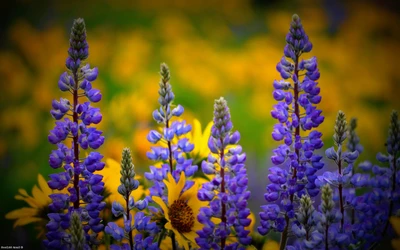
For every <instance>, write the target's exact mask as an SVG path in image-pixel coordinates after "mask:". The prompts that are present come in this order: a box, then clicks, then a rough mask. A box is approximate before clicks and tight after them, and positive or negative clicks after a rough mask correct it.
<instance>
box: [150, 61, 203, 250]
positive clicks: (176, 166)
mask: <svg viewBox="0 0 400 250" xmlns="http://www.w3.org/2000/svg"><path fill="white" fill-rule="evenodd" d="M160 75H161V80H160V83H159V86H160V88H159V91H158V94H159V98H158V102H159V104H160V107H159V108H158V109H156V110H154V112H153V118H154V120H155V121H156V122H157V123H160V124H162V128H161V130H162V131H157V130H151V131H150V132H149V134H148V135H147V140H148V141H149V142H151V143H153V144H158V145H157V146H153V147H151V151H150V152H147V158H149V159H150V160H153V161H161V162H162V165H161V168H158V167H155V166H150V172H146V173H145V177H146V179H148V180H150V181H152V182H153V186H152V187H151V188H150V195H151V196H158V197H161V198H162V199H163V201H164V202H166V203H168V202H167V201H168V197H167V196H166V195H165V192H164V190H165V189H166V186H165V184H164V182H163V181H164V180H167V173H168V172H170V173H171V174H172V176H173V177H174V179H175V181H177V182H178V180H179V177H180V174H181V172H182V171H183V172H184V173H185V176H186V177H190V176H193V175H194V173H195V172H196V171H197V170H198V166H197V165H192V162H193V160H192V159H187V158H186V157H187V156H186V155H187V153H190V152H191V151H192V150H193V149H194V145H193V144H192V143H190V142H189V140H188V139H187V138H186V137H185V135H186V134H187V133H189V132H190V131H191V130H192V126H191V125H189V124H186V121H184V120H182V121H171V120H172V118H173V117H174V116H175V117H179V116H181V115H182V113H183V111H184V109H183V107H182V106H181V105H177V106H175V105H174V104H173V100H174V98H175V95H174V93H173V92H172V86H171V84H170V82H169V81H170V71H169V68H168V66H167V65H166V64H165V63H162V64H161V71H160ZM192 185H193V181H187V182H186V186H185V190H186V189H187V188H189V187H191V186H192ZM152 209H154V208H152ZM153 212H156V211H153ZM161 227H162V226H161ZM170 236H171V239H172V242H173V244H172V247H173V249H175V248H176V245H175V236H174V233H173V232H171V234H170ZM162 237H163V235H160V240H159V243H161V239H162Z"/></svg>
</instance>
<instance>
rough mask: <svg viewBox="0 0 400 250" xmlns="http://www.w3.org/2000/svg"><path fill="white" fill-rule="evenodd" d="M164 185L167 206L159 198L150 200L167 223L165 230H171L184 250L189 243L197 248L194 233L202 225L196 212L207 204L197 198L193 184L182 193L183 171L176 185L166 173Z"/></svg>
mask: <svg viewBox="0 0 400 250" xmlns="http://www.w3.org/2000/svg"><path fill="white" fill-rule="evenodd" d="M164 183H165V185H166V187H167V189H168V205H167V204H165V203H164V201H163V200H162V199H161V198H160V197H156V196H153V197H152V199H153V201H154V202H155V203H157V204H158V205H159V206H160V207H161V209H162V210H163V212H164V216H165V218H166V219H167V221H168V222H167V223H166V224H165V229H167V230H172V232H173V233H174V234H175V237H176V240H177V241H178V244H179V245H181V246H183V247H184V248H185V249H186V250H187V249H189V243H191V245H192V246H194V247H198V246H197V244H196V241H195V238H196V237H197V233H196V231H198V230H201V229H202V228H203V225H202V224H201V223H200V222H198V220H197V212H198V211H199V210H200V208H201V207H203V206H205V205H206V204H207V203H206V202H202V201H200V200H199V199H198V198H197V191H198V186H197V184H196V183H195V184H194V185H193V186H192V187H191V188H189V189H188V190H186V191H185V192H183V193H182V189H183V187H184V186H185V183H186V177H185V173H184V172H183V171H182V172H181V176H180V178H179V181H178V183H176V182H175V180H174V178H173V177H172V175H171V174H170V173H168V181H166V180H164ZM181 193H182V194H181Z"/></svg>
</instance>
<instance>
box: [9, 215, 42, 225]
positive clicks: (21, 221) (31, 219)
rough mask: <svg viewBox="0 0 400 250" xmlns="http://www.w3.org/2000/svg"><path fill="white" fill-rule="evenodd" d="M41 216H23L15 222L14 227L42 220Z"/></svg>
mask: <svg viewBox="0 0 400 250" xmlns="http://www.w3.org/2000/svg"><path fill="white" fill-rule="evenodd" d="M41 220H42V219H41V218H37V217H23V218H19V219H18V220H16V221H15V223H14V227H17V226H24V225H27V224H29V223H32V222H36V221H41Z"/></svg>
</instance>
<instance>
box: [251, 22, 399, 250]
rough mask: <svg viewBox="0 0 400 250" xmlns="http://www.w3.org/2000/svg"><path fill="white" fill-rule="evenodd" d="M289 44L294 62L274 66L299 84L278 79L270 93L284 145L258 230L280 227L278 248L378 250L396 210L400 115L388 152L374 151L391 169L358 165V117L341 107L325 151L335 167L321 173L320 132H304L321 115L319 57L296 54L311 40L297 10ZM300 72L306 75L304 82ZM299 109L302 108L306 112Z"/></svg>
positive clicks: (392, 127) (307, 48)
mask: <svg viewBox="0 0 400 250" xmlns="http://www.w3.org/2000/svg"><path fill="white" fill-rule="evenodd" d="M286 42H287V44H286V47H285V50H284V54H285V57H288V58H290V59H292V61H293V63H292V62H289V61H288V60H287V59H286V58H285V57H283V58H282V59H281V61H280V62H279V63H278V65H277V70H278V71H279V73H280V74H281V76H282V78H284V79H285V80H286V79H289V78H291V80H292V81H293V83H294V85H293V86H292V84H291V83H289V82H287V81H285V80H281V81H274V84H273V85H274V88H275V90H274V92H273V97H274V98H275V100H277V101H279V103H278V104H277V105H275V106H274V110H273V111H272V112H271V114H272V117H273V118H275V119H277V120H278V121H279V122H280V123H278V124H277V125H275V127H274V131H273V133H272V137H273V138H274V139H275V140H277V141H281V140H283V141H284V143H285V144H284V145H281V146H279V147H278V148H277V149H275V150H274V151H273V152H274V155H273V156H272V157H271V160H272V163H273V164H274V165H277V166H274V167H271V168H270V169H269V170H270V174H269V175H268V179H269V180H270V182H271V184H268V186H267V192H266V194H265V199H266V200H267V201H268V202H270V203H272V204H268V205H264V206H262V212H261V213H260V218H261V226H260V227H259V228H258V230H259V232H260V233H261V234H267V233H268V232H269V231H270V230H274V231H278V232H282V235H281V242H280V248H281V249H285V248H287V249H313V248H314V249H324V248H325V249H347V248H352V249H360V248H361V249H368V248H371V249H373V248H374V247H376V246H377V244H378V242H379V241H380V240H382V239H383V237H384V236H385V234H386V233H387V232H389V217H390V216H392V215H393V214H394V212H395V211H396V210H397V209H398V208H399V199H398V197H399V194H400V193H399V190H398V187H397V183H398V178H396V177H397V175H398V173H397V172H396V171H397V168H396V165H398V161H399V160H398V158H397V157H398V154H399V144H400V142H399V141H400V135H399V127H400V126H399V122H398V117H397V113H395V112H394V113H393V114H392V120H391V125H390V129H389V138H388V142H387V143H386V145H387V149H388V155H387V156H386V155H383V154H378V155H377V159H378V161H380V162H382V163H389V168H387V167H379V166H373V164H371V163H370V162H363V163H360V164H359V165H358V167H357V168H356V167H355V166H354V164H355V162H356V161H357V159H358V157H359V154H361V153H362V151H363V147H362V145H361V144H360V138H359V137H358V136H357V134H356V131H355V129H356V127H357V123H356V120H355V119H352V120H351V122H350V127H348V126H347V122H346V117H345V114H344V113H343V112H342V111H339V113H338V115H337V119H336V123H335V133H334V138H333V139H334V143H335V145H336V149H335V148H334V147H331V148H328V149H327V150H326V152H325V154H326V157H327V158H328V159H330V160H332V161H333V162H334V163H335V165H336V167H337V170H335V171H325V172H324V173H322V174H318V173H317V170H320V169H321V168H322V167H323V166H324V163H323V162H322V156H319V155H316V154H315V153H314V152H313V151H314V150H316V149H320V148H322V146H323V144H322V142H321V139H320V137H321V133H319V132H317V131H316V130H312V131H311V132H310V133H309V134H308V135H307V136H305V135H303V134H300V132H301V131H304V132H305V131H306V130H310V129H313V128H316V127H317V126H318V125H319V124H321V123H322V122H323V120H324V119H323V117H322V116H320V114H321V111H320V110H317V109H316V108H315V107H314V106H313V104H317V103H319V102H320V100H321V98H320V97H319V96H318V94H319V91H320V90H319V88H318V87H317V83H316V82H315V81H316V80H318V78H319V72H318V69H317V66H316V59H315V57H314V58H312V59H309V60H302V61H301V62H299V56H300V55H301V54H302V53H304V52H309V51H310V50H311V47H312V46H311V43H310V42H309V41H308V37H307V35H306V34H305V33H304V30H303V27H302V25H301V22H300V19H299V17H298V16H297V15H294V16H293V20H292V23H291V27H290V30H289V33H288V35H287V37H286ZM302 70H303V71H304V70H305V73H303V74H301V75H303V76H304V78H303V80H302V81H300V80H299V76H300V75H299V71H302ZM292 91H293V94H292ZM303 92H304V93H303ZM300 93H303V94H300ZM301 107H302V108H303V110H304V111H305V112H304V113H302V114H301V112H300V111H299V110H300V108H301ZM300 128H301V129H300ZM304 132H302V133H304ZM347 138H348V142H347V150H345V148H344V146H345V144H344V142H345V140H346V139H347ZM360 171H361V172H360ZM370 172H372V173H370ZM320 189H321V191H322V193H321V205H320V206H319V209H318V210H317V209H315V207H314V206H313V203H314V201H313V199H317V198H318V192H319V190H320ZM357 190H360V191H361V193H362V194H361V195H360V194H359V193H360V192H358V191H357ZM335 203H336V204H338V205H337V206H335ZM290 236H295V237H290ZM289 238H290V239H289Z"/></svg>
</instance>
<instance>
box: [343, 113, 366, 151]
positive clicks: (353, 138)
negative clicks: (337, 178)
mask: <svg viewBox="0 0 400 250" xmlns="http://www.w3.org/2000/svg"><path fill="white" fill-rule="evenodd" d="M356 128H357V119H356V118H351V120H350V126H349V128H348V132H347V137H348V138H349V139H348V141H347V149H348V150H349V151H350V152H354V151H356V150H357V151H358V153H359V154H361V153H362V152H363V150H364V149H363V146H362V145H361V144H360V138H359V137H358V135H357V133H356Z"/></svg>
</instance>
